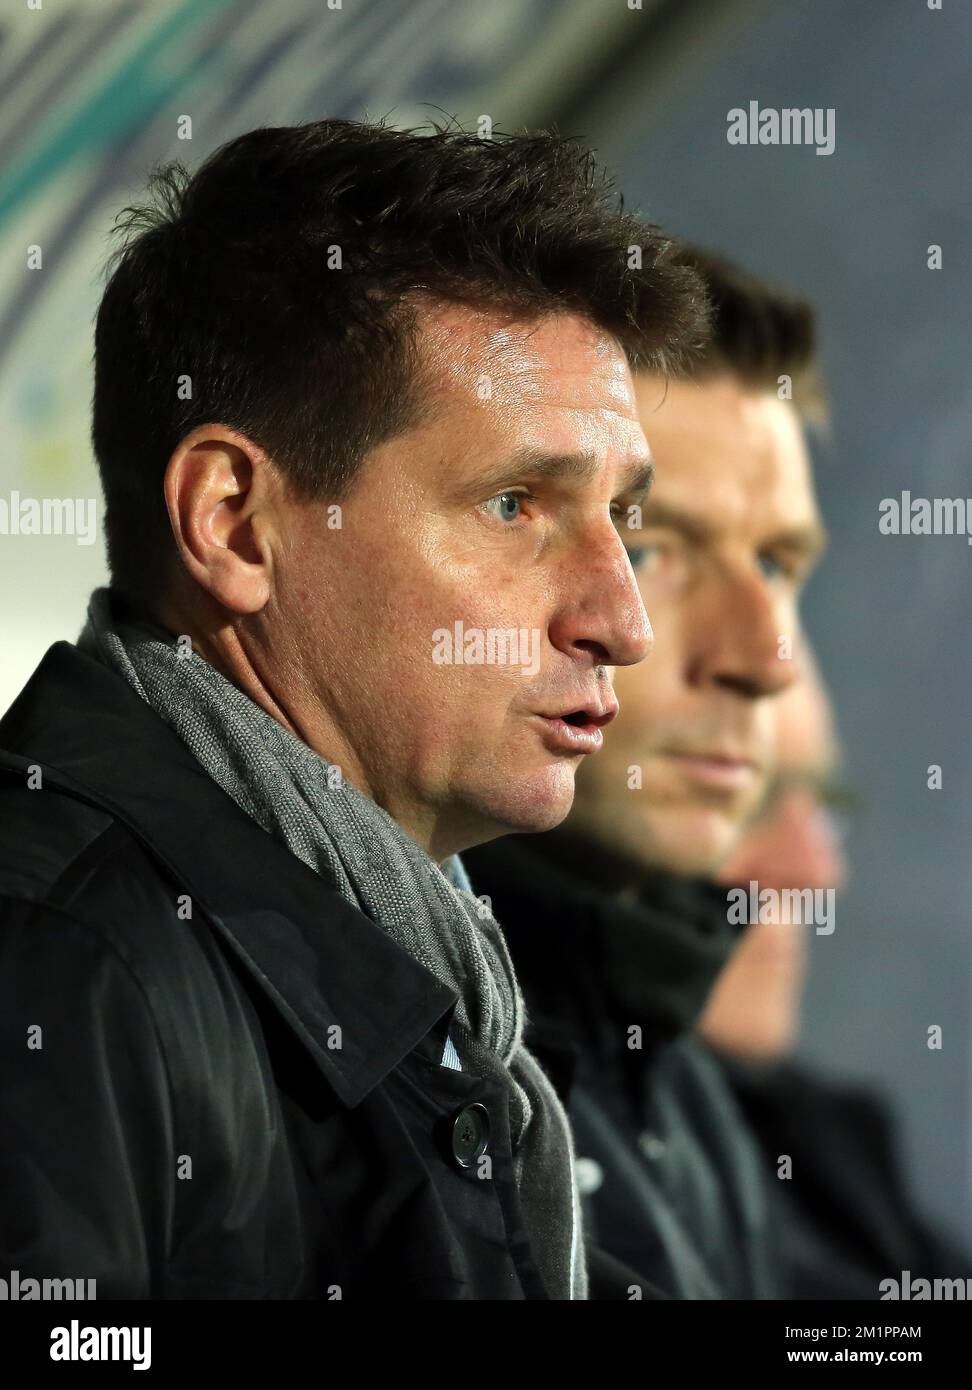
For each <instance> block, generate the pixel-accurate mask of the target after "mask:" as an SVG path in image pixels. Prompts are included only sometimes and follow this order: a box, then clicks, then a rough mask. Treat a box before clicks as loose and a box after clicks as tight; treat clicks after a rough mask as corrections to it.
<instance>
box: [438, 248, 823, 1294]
mask: <svg viewBox="0 0 972 1390" xmlns="http://www.w3.org/2000/svg"><path fill="white" fill-rule="evenodd" d="M685 256H686V259H687V261H689V262H690V263H691V264H693V265H695V266H696V267H697V268H698V269H700V270H701V272H702V273H703V275H704V277H705V279H706V283H707V287H708V289H709V292H710V294H711V296H712V299H713V304H714V309H715V337H714V341H713V344H712V346H711V347H710V350H709V351H708V353H707V354H706V357H705V359H704V360H703V362H702V364H701V365H700V367H699V369H698V373H697V376H696V379H695V380H692V381H686V382H677V383H672V384H670V385H669V386H668V387H667V389H666V386H665V384H664V383H662V382H661V381H659V380H658V378H657V377H656V376H655V375H654V374H652V373H639V374H638V375H637V377H636V385H637V390H638V398H639V403H640V405H641V410H642V420H643V423H644V425H645V430H646V433H647V434H648V436H649V438H650V439H651V443H652V449H653V452H654V454H655V457H656V460H657V465H658V476H657V479H656V485H655V488H654V489H653V492H652V496H651V498H650V499H649V501H648V503H647V505H646V507H645V509H644V513H643V515H641V514H635V515H634V516H633V517H632V518H631V521H632V523H633V524H632V529H631V532H630V538H629V541H628V544H629V551H630V554H631V558H632V563H633V564H634V565H635V569H636V572H637V574H638V576H639V580H640V582H641V586H642V593H643V594H644V596H645V600H646V603H647V606H648V609H649V612H650V614H651V619H652V624H653V627H654V630H655V634H656V646H655V649H654V651H653V653H652V657H651V660H650V661H648V662H646V663H645V665H644V666H643V667H642V668H641V669H640V670H639V671H638V672H637V674H636V675H635V674H634V673H632V674H628V673H624V672H619V673H618V688H619V690H622V691H623V695H622V704H623V713H622V714H621V716H620V717H619V719H618V721H617V724H616V726H615V728H614V729H612V731H611V734H612V737H611V738H610V739H609V740H608V741H607V742H606V744H605V750H604V757H603V758H602V759H600V760H599V763H598V764H593V763H592V764H590V765H588V766H587V767H585V768H584V769H583V773H584V774H586V775H582V776H581V777H579V779H578V789H577V801H576V804H575V807H574V811H573V813H572V815H571V816H570V818H569V820H568V821H567V822H566V823H565V825H564V826H563V827H562V828H561V829H559V830H556V831H554V832H552V833H551V834H549V835H544V836H537V837H531V838H529V839H527V838H524V837H519V836H518V837H512V838H511V839H508V840H504V841H500V842H497V843H496V844H491V845H485V846H482V847H481V848H479V849H477V850H475V851H473V852H472V853H470V854H469V855H467V856H465V862H466V866H467V869H468V871H469V874H470V877H471V879H472V881H473V884H474V887H475V889H476V891H477V892H479V893H481V894H482V895H483V896H484V897H485V898H487V899H488V901H489V903H490V904H491V906H492V909H493V910H494V911H495V912H496V913H497V914H498V915H499V916H500V918H501V920H502V921H503V922H504V926H505V929H506V934H507V940H508V942H509V944H510V949H511V952H512V954H513V957H514V960H515V962H516V967H517V971H518V974H519V977H520V979H521V981H522V983H523V988H524V992H525V996H526V1000H527V1007H528V1013H529V1016H530V1019H531V1021H532V1027H533V1029H534V1033H533V1034H531V1036H536V1037H540V1036H544V1035H547V1036H549V1037H550V1038H552V1039H556V1040H557V1041H559V1043H560V1046H561V1049H562V1055H563V1059H564V1060H563V1063H562V1068H563V1070H565V1071H566V1070H567V1069H568V1067H569V1064H570V1063H571V1061H572V1062H573V1070H574V1085H573V1088H572V1091H571V1097H570V1115H571V1120H572V1123H573V1125H574V1131H575V1136H576V1143H577V1151H578V1166H579V1173H580V1178H581V1182H582V1186H583V1187H584V1188H585V1190H586V1195H587V1203H588V1209H589V1212H590V1218H591V1219H590V1227H591V1229H592V1231H593V1233H595V1235H596V1238H597V1239H598V1241H600V1242H601V1243H603V1244H604V1245H605V1246H606V1247H607V1249H608V1250H610V1251H611V1252H612V1253H613V1254H615V1255H616V1256H618V1257H619V1258H621V1259H622V1260H624V1261H626V1262H627V1263H630V1264H631V1265H633V1266H634V1267H635V1268H636V1269H638V1270H639V1271H640V1272H641V1273H642V1274H644V1275H645V1276H646V1277H648V1278H649V1279H651V1280H652V1281H653V1282H655V1283H656V1284H657V1285H658V1286H659V1287H660V1288H661V1289H663V1290H664V1291H665V1292H667V1293H669V1294H670V1295H671V1296H674V1297H680V1298H700V1299H701V1298H771V1297H780V1296H784V1295H785V1293H786V1282H785V1275H784V1271H783V1267H782V1264H781V1260H780V1251H779V1249H778V1247H777V1244H776V1240H775V1232H774V1229H773V1212H772V1206H771V1200H770V1191H769V1187H768V1181H769V1180H768V1177H767V1174H766V1170H765V1167H764V1164H763V1161H762V1156H761V1154H760V1152H759V1149H758V1147H757V1145H756V1143H755V1140H754V1138H753V1136H752V1135H751V1134H750V1132H749V1129H748V1127H747V1124H746V1122H745V1119H744V1117H743V1115H742V1112H741V1110H740V1108H739V1105H738V1103H737V1101H736V1098H735V1096H734V1095H733V1092H732V1089H731V1087H730V1086H729V1084H728V1083H727V1080H726V1078H725V1075H724V1073H723V1071H722V1069H721V1067H720V1066H719V1064H718V1063H717V1062H716V1060H715V1059H714V1058H713V1057H712V1055H711V1054H710V1053H709V1051H708V1049H707V1048H706V1047H705V1046H704V1045H703V1044H702V1043H700V1042H698V1041H697V1040H696V1039H695V1038H694V1036H693V1028H694V1025H695V1023H696V1021H697V1019H698V1016H699V1014H700V1013H701V1011H702V1008H703V1006H704V1004H705V1001H706V998H707V995H708V993H709V991H710V990H711V989H712V986H713V984H714V982H715V980H716V978H717V976H718V974H719V972H720V970H721V969H722V967H723V965H724V964H725V963H726V961H727V960H728V959H729V956H730V954H731V952H732V950H733V947H734V945H735V941H736V931H735V928H734V927H733V926H732V925H731V924H730V922H729V920H728V914H727V905H726V896H725V890H724V889H718V888H713V887H712V886H711V885H709V884H707V883H706V882H704V881H703V880H702V878H701V877H700V876H701V875H708V874H710V873H711V872H712V871H713V870H714V869H715V867H716V866H717V865H718V864H720V863H721V862H722V861H723V860H724V859H725V857H726V856H727V855H728V854H729V852H730V851H731V849H732V847H733V845H734V844H735V842H736V840H737V839H738V837H739V835H740V833H741V832H742V830H743V828H744V827H745V826H746V824H747V822H748V821H749V819H750V817H751V816H752V814H753V812H754V810H755V808H756V807H757V806H758V805H759V804H760V802H761V799H762V798H763V797H764V796H765V794H766V792H767V789H768V787H769V785H770V779H771V775H772V770H773V759H774V704H775V701H776V698H777V697H778V696H779V695H780V694H781V693H782V692H783V691H784V690H786V689H788V688H789V687H791V686H792V685H793V684H794V683H795V682H797V681H798V680H799V678H800V661H801V639H800V631H799V617H798V599H799V595H800V592H801V589H802V586H803V584H804V582H805V580H806V578H807V576H808V574H809V573H810V571H811V569H812V567H813V564H814V562H815V560H816V558H817V557H818V555H819V553H820V551H821V548H822V544H823V533H822V526H821V522H820V518H819V514H818V511H817V505H816V501H815V498H814V492H813V486H812V481H811V474H810V466H809V459H808V455H807V451H806V445H805V442H804V436H803V426H804V424H805V423H806V422H808V421H809V420H811V419H813V418H816V417H819V415H820V414H821V413H822V396H821V392H820V388H819V383H818V382H817V380H816V376H815V371H814V365H813V332H812V315H811V313H810V310H809V308H808V307H807V306H806V305H804V304H802V303H800V302H798V301H794V300H792V299H790V298H789V297H787V296H785V295H781V294H778V293H776V292H774V291H772V290H770V289H768V288H766V287H764V286H762V285H760V284H759V283H757V282H756V281H754V280H752V279H751V278H750V277H748V276H745V275H743V274H741V273H740V272H738V271H736V270H735V269H733V268H732V267H729V266H727V265H725V264H724V263H722V262H721V261H719V260H716V259H714V258H712V257H709V256H706V255H703V254H702V253H698V252H694V251H686V253H685Z"/></svg>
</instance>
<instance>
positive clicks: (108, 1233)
mask: <svg viewBox="0 0 972 1390" xmlns="http://www.w3.org/2000/svg"><path fill="white" fill-rule="evenodd" d="M173 1147H174V1145H173V1142H172V1110H171V1097H170V1092H169V1085H168V1079H167V1074H166V1067H165V1059H164V1056H163V1053H162V1049H161V1047H160V1044H159V1039H158V1036H157V1033H156V1028H155V1025H154V1022H153V1018H152V1013H151V1009H150V1007H149V1003H148V1001H147V999H146V997H145V995H144V992H143V990H142V987H141V985H140V984H139V982H138V980H137V979H136V978H135V976H134V975H133V974H132V971H131V969H130V967H129V966H128V965H127V964H126V962H125V961H124V960H123V959H122V958H121V957H120V956H119V955H118V954H117V952H116V951H115V950H113V948H112V947H111V946H110V945H109V944H108V943H107V942H106V941H105V940H104V939H103V938H102V937H101V936H100V935H99V933H98V932H97V930H96V929H94V928H92V927H91V926H89V925H86V924H85V923H84V922H81V921H79V920H77V919H76V918H74V917H73V916H71V915H70V914H69V913H67V912H64V911H61V910H60V909H57V908H53V907H50V906H45V905H44V904H42V903H34V902H24V901H21V900H18V899H11V898H9V897H0V1263H2V1266H3V1269H4V1277H9V1275H8V1274H7V1273H6V1272H7V1271H11V1272H12V1271H14V1270H16V1271H17V1272H18V1274H19V1278H20V1282H21V1284H23V1281H24V1279H26V1278H36V1279H44V1278H50V1279H94V1280H96V1281H97V1283H96V1286H95V1289H94V1292H95V1296H96V1297H97V1298H99V1299H102V1298H148V1297H152V1296H153V1294H154V1289H153V1271H160V1270H161V1269H162V1268H164V1262H165V1252H166V1250H167V1249H168V1247H169V1244H170V1238H171V1228H172V1215H173V1213H172V1199H173V1198H172V1194H173V1191H174V1186H175V1173H174V1172H170V1171H169V1168H170V1158H169V1156H170V1155H171V1154H172V1152H173ZM85 1296H86V1297H87V1296H88V1294H86V1295H85Z"/></svg>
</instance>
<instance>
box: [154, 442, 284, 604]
mask: <svg viewBox="0 0 972 1390" xmlns="http://www.w3.org/2000/svg"><path fill="white" fill-rule="evenodd" d="M277 484H278V477H277V474H276V470H275V469H274V468H273V467H272V465H271V464H270V462H269V460H268V459H267V456H266V454H264V452H263V450H262V449H260V448H259V447H258V446H257V445H255V444H254V443H253V442H252V440H250V439H247V438H246V436H245V435H242V434H239V433H238V432H237V431H235V430H230V429H227V428H225V427H224V426H222V425H201V426H199V427H198V428H197V429H195V430H193V431H192V433H191V434H188V435H186V437H185V439H183V440H181V441H180V443H179V445H178V446H177V448H176V449H175V451H174V453H173V455H172V457H171V458H170V460H169V463H168V465H167V467H166V471H165V503H166V507H167V508H168V512H169V521H170V522H171V525H172V532H173V535H174V537H175V541H176V545H177V547H178V550H179V555H180V557H181V559H182V563H183V564H184V565H185V567H186V570H187V571H188V572H189V574H190V576H191V577H192V578H193V579H194V580H195V582H196V583H197V584H198V585H199V586H200V588H202V589H205V590H206V592H207V593H208V594H210V595H211V597H212V598H214V599H215V600H216V601H217V602H218V603H220V604H222V605H223V606H224V607H225V608H228V609H229V610H230V611H231V612H232V613H239V614H246V613H257V612H259V611H260V610H261V609H262V608H263V607H264V605H265V604H266V603H267V601H268V599H269V597H270V593H271V588H272V579H273V551H274V542H275V538H276V535H277V529H276V520H277V517H276V511H275V502H276V499H277V497H278V496H279V490H278V486H277Z"/></svg>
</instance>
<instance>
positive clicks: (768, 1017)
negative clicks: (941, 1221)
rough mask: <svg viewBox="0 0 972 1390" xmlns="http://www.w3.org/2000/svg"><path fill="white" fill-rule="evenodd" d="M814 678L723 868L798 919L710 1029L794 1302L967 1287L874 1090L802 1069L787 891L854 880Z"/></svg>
mask: <svg viewBox="0 0 972 1390" xmlns="http://www.w3.org/2000/svg"><path fill="white" fill-rule="evenodd" d="M806 667H807V670H806V676H805V678H804V679H803V680H802V681H801V682H800V683H799V684H798V685H796V686H794V687H793V688H792V689H791V690H789V691H787V693H786V694H785V695H784V696H783V697H782V698H781V699H780V700H779V701H778V702H777V706H776V713H777V772H776V777H775V780H774V785H773V788H772V791H771V793H770V795H769V797H768V798H767V801H766V804H765V806H764V807H763V808H762V810H761V812H760V813H759V814H758V815H757V816H756V818H755V819H754V821H753V824H752V825H751V826H750V828H749V829H748V830H747V831H746V833H745V835H744V836H743V838H742V839H741V841H740V842H739V844H738V845H737V847H736V849H735V851H734V853H733V854H732V855H731V856H730V858H729V860H728V861H727V862H726V863H725V864H724V865H723V867H722V869H721V870H720V871H719V873H718V875H717V881H718V882H719V883H720V884H722V885H723V886H724V887H725V888H727V889H731V888H733V887H735V886H737V885H738V886H740V887H742V888H743V889H748V888H749V885H750V884H752V883H758V884H759V887H760V889H761V890H762V889H772V890H775V892H776V893H777V894H778V895H779V901H780V904H781V906H782V907H784V910H783V911H781V912H779V913H776V914H775V915H771V914H768V913H767V914H761V920H759V921H758V922H754V923H751V924H750V925H749V926H747V927H746V928H745V929H744V931H743V933H742V936H741V938H740V941H739V945H738V946H737V948H736V950H735V951H734V952H733V954H732V956H731V958H730V960H729V963H728V964H727V965H726V967H725V969H724V970H723V972H722V974H721V975H720V977H719V980H718V982H717V983H716V987H715V989H714V990H713V992H712V995H711V996H710V999H709V1002H708V1004H707V1005H706V1008H705V1011H704V1012H703V1014H702V1017H701V1019H700V1021H699V1025H698V1033H699V1036H700V1037H702V1038H704V1039H705V1041H706V1042H708V1043H709V1044H710V1045H711V1047H712V1048H713V1050H714V1052H715V1053H716V1054H717V1055H718V1056H719V1057H720V1058H721V1060H722V1062H723V1065H724V1068H725V1073H726V1076H727V1078H728V1080H729V1082H730V1084H731V1085H732V1088H733V1092H734V1094H735V1097H736V1100H737V1101H738V1102H739V1104H740V1106H741V1107H742V1109H743V1111H744V1113H745V1115H746V1119H747V1121H748V1122H749V1124H750V1126H751V1129H752V1132H753V1134H754V1135H755V1137H756V1138H757V1140H758V1142H759V1144H760V1148H761V1149H762V1151H763V1155H764V1161H765V1165H766V1173H767V1176H768V1177H769V1179H770V1187H771V1190H772V1200H773V1203H774V1206H775V1208H776V1211H777V1221H776V1228H777V1231H778V1233H779V1238H780V1244H781V1250H780V1258H781V1260H782V1264H783V1269H784V1272H785V1277H786V1279H787V1282H788V1286H789V1296H790V1297H793V1298H862V1299H872V1298H878V1297H879V1288H880V1284H881V1281H882V1280H884V1279H887V1278H893V1279H899V1278H900V1277H901V1271H903V1270H909V1271H911V1274H912V1275H913V1276H914V1277H916V1278H921V1277H924V1278H938V1277H945V1278H957V1277H965V1276H966V1275H968V1274H969V1273H970V1272H972V1269H970V1262H969V1259H968V1256H967V1254H965V1253H963V1252H961V1251H960V1250H958V1249H957V1248H952V1247H951V1246H950V1243H949V1242H948V1241H945V1240H943V1239H942V1237H941V1236H940V1234H939V1233H938V1232H936V1231H935V1230H933V1229H932V1228H931V1227H929V1225H928V1224H927V1223H926V1222H925V1221H924V1220H923V1219H922V1217H921V1216H919V1215H918V1214H917V1213H916V1212H915V1210H914V1204H913V1202H912V1200H911V1198H910V1196H909V1194H908V1193H907V1191H906V1189H905V1185H904V1183H903V1181H902V1178H901V1173H900V1166H899V1161H898V1146H897V1139H896V1135H895V1132H894V1127H893V1124H892V1121H891V1117H890V1115H889V1113H888V1111H887V1108H886V1107H885V1106H884V1105H883V1104H882V1103H881V1101H880V1100H879V1099H878V1098H877V1097H876V1096H875V1095H873V1094H872V1093H871V1092H870V1091H868V1090H867V1089H866V1088H864V1087H860V1086H856V1087H851V1086H847V1085H843V1084H837V1083H835V1082H832V1081H828V1080H826V1079H824V1078H822V1077H820V1076H817V1075H815V1074H814V1071H813V1070H812V1069H811V1068H809V1067H808V1066H806V1065H805V1064H800V1063H798V1062H795V1061H793V1060H792V1053H793V1050H794V1047H795V1046H796V1043H797V1040H798V1037H799V1032H800V1005H801V992H802V985H803V981H804V977H805V974H806V963H807V948H808V928H807V926H806V925H805V924H804V923H802V922H800V921H798V920H797V921H794V920H793V918H792V915H791V914H789V913H788V912H787V911H786V910H785V904H786V901H787V899H786V896H785V893H786V890H787V889H800V890H801V891H805V890H807V889H822V890H825V891H826V890H829V889H834V890H835V891H839V890H840V888H841V887H842V885H843V883H844V881H845V879H846V876H847V864H846V860H845V858H844V851H843V844H842V837H841V834H840V827H839V816H840V813H841V811H842V810H843V809H846V808H847V806H848V805H849V804H851V801H852V799H851V798H850V797H849V796H848V794H847V792H846V791H844V790H843V788H842V784H841V781H840V754H839V748H838V743H837V739H836V735H835V730H834V723H833V718H832V713H831V708H830V702H829V700H828V697H827V693H826V690H825V688H824V686H823V683H822V681H821V679H820V676H819V673H818V672H817V671H816V669H815V667H814V664H813V662H812V660H811V659H810V654H809V652H808V653H807V659H806Z"/></svg>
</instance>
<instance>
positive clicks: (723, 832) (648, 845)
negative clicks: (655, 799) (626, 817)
mask: <svg viewBox="0 0 972 1390" xmlns="http://www.w3.org/2000/svg"><path fill="white" fill-rule="evenodd" d="M633 828H634V827H633ZM635 833H636V834H638V837H639V839H638V843H637V844H635V843H634V842H633V841H632V843H631V844H629V849H630V850H631V851H632V852H633V853H635V854H636V856H637V857H638V858H639V859H641V860H643V861H644V862H645V863H647V864H648V865H649V866H650V867H653V868H658V869H663V870H666V871H667V872H668V873H672V874H683V875H685V876H686V877H693V878H694V877H702V878H708V877H710V876H712V875H713V874H715V873H716V871H717V870H718V868H719V867H720V865H721V864H723V863H724V861H725V860H726V859H727V858H728V857H729V855H730V854H731V853H732V851H733V850H734V849H735V846H736V841H737V839H738V837H739V827H738V825H737V824H736V823H735V822H734V821H729V820H727V819H726V818H725V817H724V816H721V815H718V814H716V813H715V812H713V811H709V810H705V811H702V810H697V809H692V810H684V809H683V810H677V811H676V810H674V809H673V810H671V811H659V812H658V813H657V814H656V815H649V816H647V817H645V818H644V819H643V820H641V821H639V822H638V825H637V827H636V829H635Z"/></svg>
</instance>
